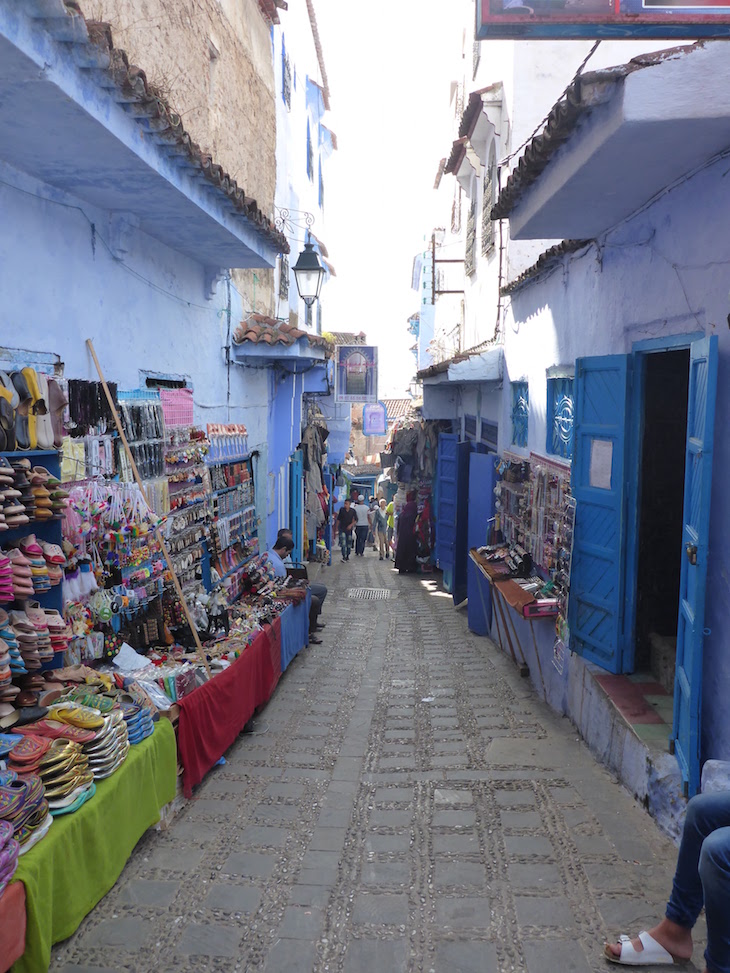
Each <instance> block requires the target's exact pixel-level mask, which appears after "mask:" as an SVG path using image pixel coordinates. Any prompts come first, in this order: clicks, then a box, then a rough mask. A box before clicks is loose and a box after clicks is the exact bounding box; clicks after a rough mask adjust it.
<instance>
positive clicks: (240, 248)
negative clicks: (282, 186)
mask: <svg viewBox="0 0 730 973" xmlns="http://www.w3.org/2000/svg"><path fill="white" fill-rule="evenodd" d="M20 6H21V5H19V4H18V3H17V2H15V0H0V158H1V159H2V161H4V162H6V163H8V164H9V165H10V166H12V167H13V168H15V169H17V170H20V172H22V173H26V174H30V175H31V176H33V177H35V179H37V180H40V182H41V183H44V184H46V185H47V186H50V187H53V188H57V189H60V190H62V191H63V192H65V193H68V194H70V196H71V197H73V198H74V199H76V200H80V201H81V202H82V203H83V202H87V203H89V204H91V205H92V206H94V207H98V208H99V209H102V210H104V211H107V212H110V213H111V214H112V216H111V219H110V225H109V227H101V226H99V227H97V230H98V232H99V235H100V236H101V237H102V240H103V241H105V242H106V243H107V244H108V246H109V248H110V250H111V251H112V252H113V253H114V255H115V256H121V255H122V254H123V253H124V252H125V235H126V234H127V230H129V229H130V228H133V229H136V228H139V229H141V230H142V231H144V232H145V233H146V234H148V235H149V236H151V237H153V238H154V239H156V240H159V241H160V242H161V243H164V244H165V245H167V246H169V247H171V248H172V249H173V250H176V251H178V252H180V253H184V254H186V255H187V256H189V257H190V258H192V259H193V260H195V261H197V262H198V263H202V264H203V265H205V266H207V267H210V268H216V267H217V268H230V267H272V266H274V264H275V261H276V255H277V253H279V252H282V251H283V252H288V244H287V243H286V239H285V237H284V236H283V235H282V234H280V233H279V232H278V231H277V230H276V229H275V228H274V226H273V224H272V222H271V220H269V219H268V217H266V216H265V215H264V214H263V213H262V212H261V210H260V209H259V207H258V206H257V204H256V201H255V200H254V199H252V198H250V197H248V196H246V194H245V192H244V190H243V189H241V187H239V186H238V185H237V184H236V182H235V180H233V179H231V178H230V176H228V174H227V173H226V172H224V171H223V170H222V169H221V167H220V166H218V165H216V164H215V163H214V161H213V160H212V159H211V158H210V157H209V156H207V155H205V154H204V153H202V152H201V150H200V148H199V147H198V146H197V145H196V144H195V143H194V142H193V141H192V139H191V138H190V136H189V135H188V134H187V132H186V131H185V129H184V127H183V125H182V121H181V119H180V118H179V116H177V115H176V114H175V113H174V112H173V111H172V109H171V108H170V106H169V105H167V104H166V102H164V100H163V99H161V98H160V97H158V96H156V95H155V94H154V93H153V92H152V91H151V90H150V88H149V86H148V85H147V80H146V77H145V75H144V72H143V71H141V70H139V69H138V68H135V67H132V66H130V65H129V61H128V59H127V57H126V55H125V54H124V51H120V50H118V49H116V48H114V47H113V44H112V42H111V32H110V30H109V28H108V26H107V25H104V24H97V23H92V22H88V23H87V21H86V20H85V19H84V18H83V16H81V15H80V14H78V12H74V10H73V7H72V6H67V5H66V4H65V3H64V2H63V0H27V2H25V3H24V4H23V5H22V12H20V10H19V7H20ZM66 198H68V197H66Z"/></svg>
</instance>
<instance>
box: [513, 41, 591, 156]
mask: <svg viewBox="0 0 730 973" xmlns="http://www.w3.org/2000/svg"><path fill="white" fill-rule="evenodd" d="M600 43H601V42H600V41H596V43H595V44H594V45H593V47H592V48H591V49H590V51H589V52H588V53H587V54H586V56H585V57H584V58H583V60H582V61H581V63H580V64H579V65H578V70H577V71H576V72H575V74H574V75H573V77H572V78H571V79H570V81H569V82H568V84H567V85H566V86H565V88H564V90H563V91H562V93H561V94H560V97H559V98H558V99H557V101H556V102H555V104H556V105H557V104H559V103H560V101H562V99H563V98H564V97H565V96H566V95H567V93H568V91H569V90H570V88H571V87H572V85H574V84H575V82H576V81H577V80H578V77H579V76H580V75H581V74H582V73H583V68H584V67H585V66H586V64H587V63H588V62H589V61H590V59H591V58H592V57H593V55H594V54H595V53H596V51H597V50H598V47H599V45H600ZM550 111H552V108H551V109H550ZM549 117H550V112H548V114H547V115H546V116H545V117H544V118H543V120H542V121H541V122H538V124H537V127H536V128H535V129H534V131H533V132H532V134H531V135H528V136H527V138H526V139H525V141H524V142H523V143H522V145H519V146H518V147H517V148H516V149H515V150H514V151H513V152H510V154H509V155H508V156H506V157H505V158H504V159H502V161H501V162H500V165H502V166H503V165H506V164H507V163H508V162H509V161H510V160H511V159H514V157H515V156H516V155H517V153H518V152H521V151H522V149H524V148H525V146H526V145H527V144H528V142H531V141H532V140H533V139H534V137H535V136H536V135H537V133H538V132H539V131H540V129H542V128H544V127H545V125H546V124H547V120H548V118H549Z"/></svg>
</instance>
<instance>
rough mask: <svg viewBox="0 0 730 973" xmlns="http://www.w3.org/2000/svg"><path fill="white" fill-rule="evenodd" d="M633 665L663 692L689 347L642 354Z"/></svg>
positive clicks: (675, 577)
mask: <svg viewBox="0 0 730 973" xmlns="http://www.w3.org/2000/svg"><path fill="white" fill-rule="evenodd" d="M642 358H643V359H644V362H643V366H644V382H643V389H644V396H643V399H644V401H643V414H644V422H643V435H642V441H641V445H640V464H641V465H640V478H639V488H640V489H639V509H638V570H637V586H636V628H635V638H636V645H635V658H634V671H635V672H642V673H650V674H651V676H652V677H653V679H654V680H655V681H656V682H658V683H659V684H660V685H661V686H662V687H663V688H664V690H665V691H666V692H667V693H668V694H669V696H670V697H671V696H672V695H673V693H674V675H675V664H676V654H677V617H678V612H679V587H680V584H679V583H680V571H681V551H682V512H683V502H684V464H685V448H686V437H687V395H688V388H689V350H688V349H685V348H682V349H678V350H672V351H662V352H657V353H653V354H647V355H643V356H642Z"/></svg>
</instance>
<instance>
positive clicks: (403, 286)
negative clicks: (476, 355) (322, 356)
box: [295, 0, 463, 398]
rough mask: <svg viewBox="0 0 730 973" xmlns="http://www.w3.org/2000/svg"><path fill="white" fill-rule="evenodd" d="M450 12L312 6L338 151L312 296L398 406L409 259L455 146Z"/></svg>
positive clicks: (424, 2) (344, 1)
mask: <svg viewBox="0 0 730 973" xmlns="http://www.w3.org/2000/svg"><path fill="white" fill-rule="evenodd" d="M295 2H296V0H295ZM449 8H450V11H449ZM460 9H461V5H460V4H457V3H453V4H452V3H451V2H449V0H368V2H367V3H356V2H355V0H315V12H316V15H317V24H318V27H319V32H320V39H321V43H322V53H323V57H324V63H325V68H326V71H327V79H328V82H329V89H330V105H331V111H330V112H329V115H328V117H327V118H326V123H327V124H329V126H330V127H331V128H332V130H333V131H334V132H335V134H336V136H337V143H338V149H337V151H336V152H335V153H334V154H333V156H332V158H331V159H330V161H329V166H328V168H327V170H326V171H325V178H326V183H325V219H326V238H325V240H324V242H325V243H326V245H327V249H328V252H329V255H330V256H329V259H330V262H331V263H332V264H333V266H334V267H335V271H336V277H334V278H331V279H330V280H329V281H328V283H327V284H326V292H325V291H323V293H322V313H323V321H322V328H323V330H324V331H354V332H359V331H364V332H365V334H366V336H367V338H368V343H370V344H376V345H377V346H378V361H379V395H380V397H381V398H390V397H403V396H405V395H406V393H407V389H408V385H409V383H410V381H411V379H412V378H413V376H414V375H415V372H416V360H415V357H414V355H413V354H412V352H411V351H409V349H410V346H411V345H412V344H413V343H414V341H415V338H414V337H413V335H411V334H410V333H409V331H408V318H409V317H410V316H411V315H412V314H413V313H414V312H416V311H418V306H419V304H418V293H417V292H416V291H414V290H413V289H412V288H411V276H412V268H413V258H414V256H415V255H416V254H417V253H419V252H420V251H421V250H422V249H423V248H424V246H425V242H424V241H425V239H426V237H428V238H430V234H431V230H432V228H433V226H434V225H435V224H434V221H436V222H438V221H439V217H438V216H437V213H436V212H435V211H434V209H433V207H434V205H435V201H436V200H435V197H436V194H435V193H434V191H433V185H434V181H435V178H436V173H437V169H438V164H439V161H440V160H441V159H442V158H444V157H445V156H448V154H449V152H450V150H451V142H452V140H453V138H454V137H455V135H454V131H453V121H452V116H451V113H450V107H449V101H450V82H451V80H452V76H453V77H454V78H455V77H456V71H455V70H453V69H452V67H451V66H452V65H454V63H455V59H458V58H459V56H460V52H461V46H462V44H461V37H462V32H463V23H461V22H460V17H459V15H457V16H454V14H455V13H456V11H458V10H460ZM440 221H441V222H443V214H442V215H441V216H440ZM315 232H316V231H315Z"/></svg>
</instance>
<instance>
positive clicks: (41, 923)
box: [12, 719, 177, 973]
mask: <svg viewBox="0 0 730 973" xmlns="http://www.w3.org/2000/svg"><path fill="white" fill-rule="evenodd" d="M176 774H177V751H176V745H175V731H174V730H173V728H172V724H171V723H170V722H169V720H165V719H161V720H160V721H159V722H158V723H156V724H155V732H154V733H153V734H152V736H151V737H148V738H147V739H146V740H143V741H142V743H139V744H136V745H135V746H133V747H132V748H131V750H130V752H129V756H128V757H127V759H126V760H125V761H124V763H123V764H122V766H121V767H120V768H119V770H118V771H117V772H116V773H115V774H112V776H111V777H109V778H107V779H106V780H100V781H97V784H96V794H95V795H94V797H93V798H92V799H91V800H90V801H88V802H87V803H86V804H84V805H83V806H82V807H81V808H80V809H79V810H78V811H76V812H74V813H73V814H64V815H61V816H60V817H58V818H56V819H55V820H54V822H53V824H52V826H51V830H50V831H49V832H48V834H47V835H46V836H45V838H43V839H42V840H41V841H40V842H39V843H38V844H37V845H36V846H35V847H34V848H31V850H30V851H29V852H27V854H25V855H23V857H22V858H21V859H20V863H19V865H18V870H17V872H16V873H15V879H16V880H18V881H21V882H23V883H24V884H25V893H26V910H27V918H28V927H27V931H26V944H25V953H24V954H23V956H22V957H21V958H20V959H19V960H18V961H17V963H15V964H14V966H13V967H12V973H40V971H41V970H47V969H48V967H49V965H50V961H51V946H52V945H53V943H57V942H60V940H62V939H67V938H68V937H69V936H70V935H71V934H72V933H73V932H74V931H75V930H76V929H77V928H78V926H79V923H80V922H81V920H82V919H83V918H84V916H85V915H87V914H88V913H89V912H91V910H92V909H93V908H94V906H95V905H96V903H97V902H98V901H99V900H100V899H102V898H103V897H104V896H105V895H106V893H107V892H108V891H109V889H111V888H112V886H113V885H114V883H115V882H116V880H117V879H118V878H119V876H120V875H121V873H122V869H123V868H124V866H125V864H126V863H127V860H128V858H129V856H130V855H131V853H132V849H133V848H134V846H135V845H136V844H137V842H138V841H139V839H140V838H141V837H142V835H143V834H144V832H145V831H146V830H147V828H149V827H150V826H151V825H153V824H156V823H157V821H158V820H159V818H160V808H161V807H163V806H164V805H165V804H167V803H169V802H170V801H171V800H172V799H173V798H174V797H175V784H176Z"/></svg>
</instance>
